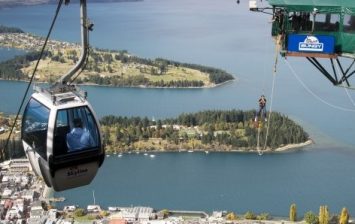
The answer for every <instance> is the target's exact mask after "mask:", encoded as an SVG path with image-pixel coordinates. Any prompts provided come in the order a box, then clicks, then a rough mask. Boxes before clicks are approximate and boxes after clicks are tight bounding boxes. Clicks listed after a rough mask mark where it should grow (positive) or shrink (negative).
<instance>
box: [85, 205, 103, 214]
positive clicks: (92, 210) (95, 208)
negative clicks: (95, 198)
mask: <svg viewBox="0 0 355 224" xmlns="http://www.w3.org/2000/svg"><path fill="white" fill-rule="evenodd" d="M86 210H87V211H88V213H98V212H101V207H100V205H88V207H87V208H86Z"/></svg>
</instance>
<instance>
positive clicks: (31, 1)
mask: <svg viewBox="0 0 355 224" xmlns="http://www.w3.org/2000/svg"><path fill="white" fill-rule="evenodd" d="M58 1H59V0H0V8H4V7H15V6H24V5H29V6H30V5H40V4H55V3H57V2H58ZM139 1H143V0H87V2H99V3H107V2H139ZM71 2H72V3H79V0H71Z"/></svg>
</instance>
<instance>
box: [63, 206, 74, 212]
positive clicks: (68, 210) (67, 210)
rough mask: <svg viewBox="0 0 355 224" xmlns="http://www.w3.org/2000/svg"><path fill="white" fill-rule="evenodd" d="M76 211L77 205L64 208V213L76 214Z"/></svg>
mask: <svg viewBox="0 0 355 224" xmlns="http://www.w3.org/2000/svg"><path fill="white" fill-rule="evenodd" d="M75 209H76V206H75V205H67V206H64V209H63V211H64V212H74V211H75Z"/></svg>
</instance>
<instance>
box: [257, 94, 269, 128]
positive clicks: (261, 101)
mask: <svg viewBox="0 0 355 224" xmlns="http://www.w3.org/2000/svg"><path fill="white" fill-rule="evenodd" d="M260 116H261V118H262V119H265V121H267V119H266V98H265V96H264V95H261V97H260V99H259V111H258V112H257V113H256V115H255V122H257V121H258V117H260Z"/></svg>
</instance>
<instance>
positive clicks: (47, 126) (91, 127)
mask: <svg viewBox="0 0 355 224" xmlns="http://www.w3.org/2000/svg"><path fill="white" fill-rule="evenodd" d="M65 3H66V4H68V3H69V1H68V0H66V1H65ZM80 14H81V16H80V23H81V41H82V45H81V47H82V52H81V56H80V59H79V61H78V62H77V63H76V64H75V65H74V67H73V68H72V69H71V70H70V71H69V72H67V73H66V74H65V75H63V76H62V77H61V78H60V79H59V80H58V81H57V82H56V83H55V84H53V85H52V86H50V87H49V88H48V89H46V88H41V87H38V86H37V87H35V88H34V93H33V94H32V96H31V98H30V100H29V101H28V103H27V106H26V109H25V111H24V114H23V118H22V127H21V128H22V130H21V139H22V143H23V146H24V150H25V153H26V156H27V157H28V159H29V161H30V164H31V166H32V168H33V170H34V171H35V173H36V174H37V175H39V176H42V177H43V180H44V182H45V183H46V185H47V186H49V187H53V189H54V190H55V191H62V190H67V189H71V188H75V187H80V186H84V185H87V184H90V183H91V181H92V180H93V179H94V177H95V175H96V173H97V170H98V169H99V167H100V166H101V165H102V163H103V161H104V157H105V152H104V147H103V143H102V134H101V129H100V124H99V120H98V119H97V116H96V114H95V112H94V110H93V108H92V107H91V105H90V103H89V102H88V101H87V93H86V92H85V91H82V90H80V89H79V88H77V87H76V86H75V85H72V84H71V82H72V81H73V80H72V77H73V76H74V75H76V74H77V75H78V74H80V72H81V71H79V70H80V69H82V70H83V67H85V61H86V60H87V57H88V49H89V43H88V32H89V30H92V27H93V24H92V23H90V22H88V19H87V11H86V0H80Z"/></svg>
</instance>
